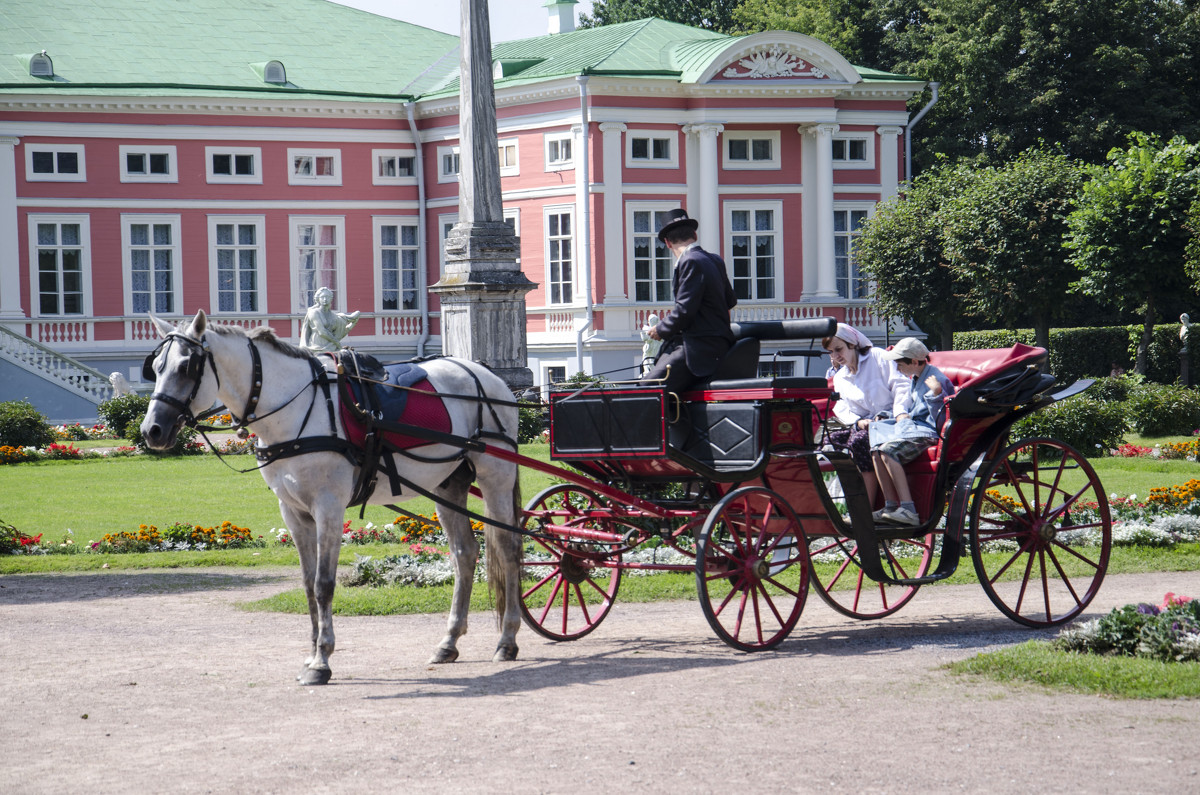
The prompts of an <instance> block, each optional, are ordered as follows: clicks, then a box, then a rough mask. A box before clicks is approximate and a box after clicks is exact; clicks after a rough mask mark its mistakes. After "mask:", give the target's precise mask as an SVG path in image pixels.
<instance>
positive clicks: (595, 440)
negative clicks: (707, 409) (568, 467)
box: [550, 388, 667, 459]
mask: <svg viewBox="0 0 1200 795" xmlns="http://www.w3.org/2000/svg"><path fill="white" fill-rule="evenodd" d="M665 406H666V393H665V392H664V391H663V390H661V389H644V388H635V389H589V390H584V391H575V392H562V393H552V394H551V395H550V455H551V457H553V458H561V459H571V458H614V457H628V458H645V457H654V456H663V455H664V454H666V452H667V432H666V431H667V416H666V410H665Z"/></svg>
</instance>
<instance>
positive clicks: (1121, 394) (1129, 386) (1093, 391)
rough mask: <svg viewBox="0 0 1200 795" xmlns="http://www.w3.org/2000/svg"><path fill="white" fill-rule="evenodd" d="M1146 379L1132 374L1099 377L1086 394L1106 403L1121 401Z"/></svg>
mask: <svg viewBox="0 0 1200 795" xmlns="http://www.w3.org/2000/svg"><path fill="white" fill-rule="evenodd" d="M1144 381H1145V379H1143V378H1142V377H1141V376H1139V375H1132V374H1126V375H1119V376H1115V377H1107V378H1097V379H1096V383H1094V384H1092V385H1091V386H1090V387H1088V390H1087V392H1086V393H1085V394H1086V395H1087V396H1088V397H1089V398H1091V399H1092V400H1099V401H1101V402H1104V403H1120V402H1121V401H1122V400H1125V399H1126V398H1127V397H1129V393H1130V392H1131V391H1132V390H1133V389H1135V388H1136V387H1137V386H1138V384H1141V383H1143V382H1144Z"/></svg>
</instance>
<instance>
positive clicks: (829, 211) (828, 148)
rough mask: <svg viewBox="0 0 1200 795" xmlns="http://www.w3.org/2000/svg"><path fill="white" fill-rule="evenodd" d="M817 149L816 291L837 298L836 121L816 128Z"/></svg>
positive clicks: (824, 296) (830, 297)
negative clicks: (834, 238) (835, 252)
mask: <svg viewBox="0 0 1200 795" xmlns="http://www.w3.org/2000/svg"><path fill="white" fill-rule="evenodd" d="M813 131H814V132H815V133H816V135H815V136H814V139H815V146H816V149H817V164H816V166H817V167H816V172H817V173H816V175H815V176H816V188H815V192H816V194H817V195H816V197H815V198H816V202H815V204H816V210H817V292H816V297H817V298H819V299H822V300H828V299H836V298H837V275H836V273H835V272H834V262H833V134H834V133H835V132H837V131H838V125H836V124H818V125H817V126H816V127H815V128H814V130H813Z"/></svg>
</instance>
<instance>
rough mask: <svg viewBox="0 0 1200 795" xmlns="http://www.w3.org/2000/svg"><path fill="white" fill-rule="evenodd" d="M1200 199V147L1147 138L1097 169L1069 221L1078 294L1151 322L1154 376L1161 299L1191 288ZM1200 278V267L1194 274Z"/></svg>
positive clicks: (1145, 344)
mask: <svg viewBox="0 0 1200 795" xmlns="http://www.w3.org/2000/svg"><path fill="white" fill-rule="evenodd" d="M1197 198H1200V145H1197V144H1190V143H1188V142H1187V141H1186V140H1185V139H1184V138H1182V137H1175V138H1172V139H1171V140H1170V141H1168V142H1166V143H1163V141H1162V139H1161V138H1158V137H1157V136H1153V135H1146V134H1143V133H1135V134H1133V135H1131V136H1129V140H1128V146H1127V147H1126V148H1125V149H1114V150H1113V151H1112V152H1110V153H1109V155H1108V164H1107V165H1106V166H1103V167H1097V168H1095V169H1094V173H1093V175H1092V179H1091V181H1090V182H1088V183H1087V184H1086V185H1085V186H1084V189H1083V192H1082V195H1081V196H1080V199H1079V205H1078V207H1077V208H1076V209H1075V211H1074V212H1072V213H1071V214H1070V216H1069V217H1068V219H1067V223H1068V226H1069V228H1070V232H1069V234H1068V236H1067V239H1066V246H1067V247H1068V248H1069V249H1071V250H1072V252H1073V253H1072V255H1071V262H1072V263H1073V264H1074V266H1075V267H1076V268H1077V269H1078V272H1079V279H1078V281H1076V282H1075V285H1074V289H1076V290H1078V291H1079V292H1082V293H1084V294H1085V295H1091V296H1094V297H1096V298H1098V299H1100V300H1101V301H1103V302H1105V303H1106V304H1108V305H1111V306H1116V307H1118V308H1121V309H1136V310H1137V311H1139V312H1140V313H1141V314H1142V317H1143V331H1142V339H1141V342H1140V344H1139V345H1138V351H1137V361H1136V364H1135V365H1134V368H1135V370H1136V372H1138V373H1142V374H1144V373H1145V372H1146V351H1147V349H1148V348H1149V346H1150V340H1151V338H1152V332H1153V328H1154V321H1155V318H1156V305H1157V302H1158V301H1159V300H1160V299H1161V298H1163V297H1165V296H1168V295H1171V294H1173V293H1177V292H1180V291H1182V290H1185V289H1187V288H1188V287H1189V286H1191V285H1189V284H1188V278H1187V272H1186V271H1185V268H1184V263H1185V259H1186V250H1187V246H1188V242H1189V237H1190V234H1189V232H1188V230H1187V228H1186V226H1185V223H1186V222H1187V214H1188V211H1189V210H1190V209H1191V208H1192V206H1193V205H1194V203H1195V202H1196V200H1197ZM1192 278H1193V279H1197V281H1200V269H1197V270H1193V271H1192Z"/></svg>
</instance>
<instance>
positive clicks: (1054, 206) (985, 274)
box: [941, 148, 1085, 349]
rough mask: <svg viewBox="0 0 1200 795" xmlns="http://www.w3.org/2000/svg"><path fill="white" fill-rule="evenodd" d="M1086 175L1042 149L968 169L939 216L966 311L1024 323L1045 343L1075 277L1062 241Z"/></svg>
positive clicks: (1067, 160)
mask: <svg viewBox="0 0 1200 795" xmlns="http://www.w3.org/2000/svg"><path fill="white" fill-rule="evenodd" d="M1084 173H1085V172H1084V169H1083V167H1082V166H1081V164H1079V163H1078V162H1076V161H1073V160H1071V159H1070V158H1068V157H1066V156H1065V155H1064V154H1062V153H1061V152H1056V151H1051V150H1047V149H1044V148H1035V149H1030V150H1029V151H1027V152H1022V153H1021V154H1020V155H1018V156H1017V157H1016V159H1014V160H1013V161H1011V162H1009V163H1006V164H1005V165H1003V166H997V167H992V166H989V167H984V168H979V169H976V170H975V171H973V172H972V174H971V179H970V182H969V184H968V185H967V187H966V188H965V189H964V190H962V191H961V192H960V193H959V194H958V195H957V196H956V197H955V198H954V199H953V200H951V201H950V202H949V204H948V205H947V207H946V208H945V209H944V210H943V212H942V214H941V218H942V220H943V222H944V223H945V232H944V234H945V246H946V254H947V255H948V257H949V259H950V261H951V262H952V263H953V265H954V267H955V268H957V269H958V270H959V271H960V277H959V282H960V284H962V285H965V288H966V289H965V291H964V295H963V303H964V306H965V307H966V309H967V310H968V311H970V312H973V313H975V314H979V315H983V316H985V317H988V318H990V319H992V320H993V321H995V322H998V323H1001V324H1003V325H1008V326H1015V325H1019V324H1020V323H1023V322H1026V321H1028V322H1030V324H1031V325H1032V326H1033V329H1034V338H1035V340H1036V342H1037V344H1038V345H1040V346H1041V347H1043V348H1047V349H1048V348H1049V347H1050V324H1051V321H1052V320H1053V319H1054V318H1055V316H1056V315H1057V313H1058V312H1059V311H1061V309H1062V307H1063V297H1064V296H1065V295H1066V294H1067V292H1068V290H1069V288H1070V285H1071V282H1072V280H1073V279H1074V278H1075V270H1074V268H1073V267H1072V266H1071V264H1070V263H1069V262H1068V261H1067V257H1066V253H1065V252H1064V251H1063V245H1062V243H1063V236H1064V235H1065V234H1066V232H1067V222H1066V218H1067V215H1068V214H1069V213H1070V212H1071V210H1072V209H1074V207H1075V201H1076V198H1077V197H1078V195H1079V190H1080V187H1081V186H1082V184H1083V181H1084Z"/></svg>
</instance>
